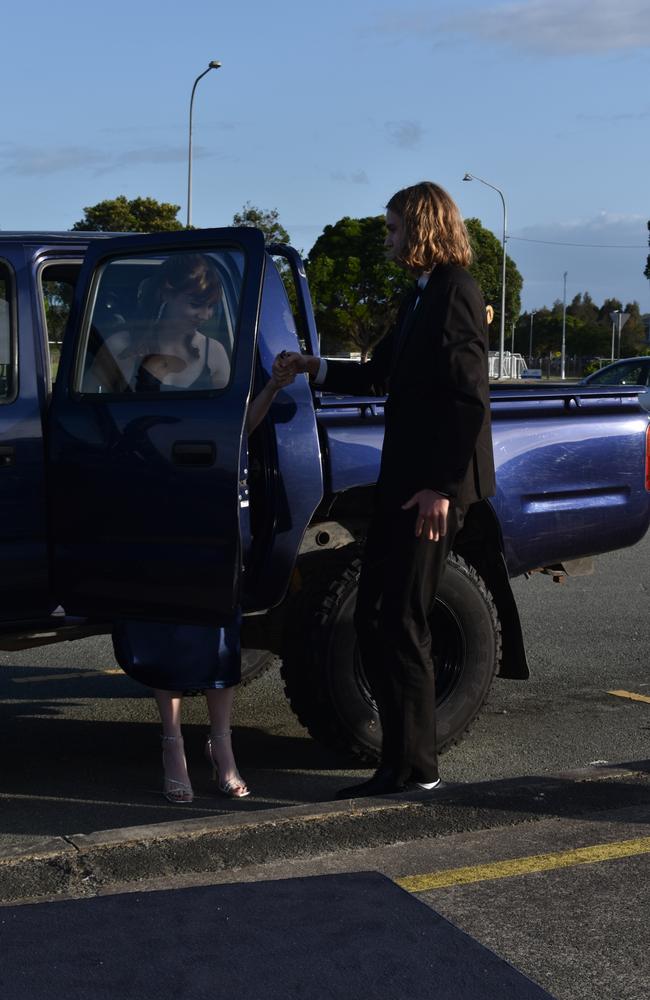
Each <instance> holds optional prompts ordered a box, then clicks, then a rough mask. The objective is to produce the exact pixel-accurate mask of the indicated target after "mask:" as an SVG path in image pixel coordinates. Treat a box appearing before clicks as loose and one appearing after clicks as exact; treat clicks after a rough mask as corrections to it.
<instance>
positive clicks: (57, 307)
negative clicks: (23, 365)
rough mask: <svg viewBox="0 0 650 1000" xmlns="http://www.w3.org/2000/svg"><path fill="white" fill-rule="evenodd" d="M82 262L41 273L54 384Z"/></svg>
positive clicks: (56, 265)
mask: <svg viewBox="0 0 650 1000" xmlns="http://www.w3.org/2000/svg"><path fill="white" fill-rule="evenodd" d="M80 268H81V262H69V261H65V262H63V261H56V262H52V263H47V264H45V265H44V266H43V267H42V268H41V271H40V275H39V281H40V292H41V305H42V308H43V316H44V319H45V329H46V330H47V343H48V349H49V359H50V377H51V379H52V381H53V382H54V381H55V380H56V374H57V371H58V367H59V357H60V354H61V344H62V343H63V335H64V333H65V330H66V326H67V324H68V317H69V315H70V307H71V305H72V297H73V295H74V288H75V283H76V280H77V277H78V275H79V270H80Z"/></svg>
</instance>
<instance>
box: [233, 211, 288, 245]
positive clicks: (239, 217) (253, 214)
mask: <svg viewBox="0 0 650 1000" xmlns="http://www.w3.org/2000/svg"><path fill="white" fill-rule="evenodd" d="M232 224H233V226H253V227H255V228H256V229H261V230H262V232H263V233H264V239H265V240H266V242H267V243H290V242H291V240H290V237H289V233H288V232H287V231H286V229H285V228H284V226H283V225H282V224H281V223H280V221H279V212H278V210H277V208H270V209H264V208H258V207H257V206H256V205H252V204H251V203H250V201H247V202H246V204H245V205H244V207H243V208H242V210H241V212H235V214H234V216H233V219H232Z"/></svg>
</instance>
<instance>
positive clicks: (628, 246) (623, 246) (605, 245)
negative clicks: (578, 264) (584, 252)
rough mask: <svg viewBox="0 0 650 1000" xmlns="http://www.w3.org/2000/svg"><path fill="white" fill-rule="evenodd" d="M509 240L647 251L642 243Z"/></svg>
mask: <svg viewBox="0 0 650 1000" xmlns="http://www.w3.org/2000/svg"><path fill="white" fill-rule="evenodd" d="M508 239H509V240H519V241H520V243H545V244H546V245H547V246H553V247H600V248H603V249H607V250H647V249H648V248H647V246H646V245H645V244H640V243H563V242H561V241H560V240H529V239H526V237H525V236H508Z"/></svg>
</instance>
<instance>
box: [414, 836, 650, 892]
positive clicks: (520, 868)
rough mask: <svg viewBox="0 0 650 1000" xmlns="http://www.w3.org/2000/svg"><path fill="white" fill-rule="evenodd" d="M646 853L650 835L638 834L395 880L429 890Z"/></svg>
mask: <svg viewBox="0 0 650 1000" xmlns="http://www.w3.org/2000/svg"><path fill="white" fill-rule="evenodd" d="M649 853H650V837H638V838H637V839H636V840H619V841H617V842H614V843H611V844H595V845H594V846H593V847H578V848H576V849H575V850H573V851H560V852H558V853H556V854H533V855H531V856H530V857H528V858H511V859H510V860H508V861H494V862H491V863H489V864H486V865H470V866H469V867H468V868H447V869H445V870H444V871H440V872H432V873H431V874H430V875H409V876H407V877H406V878H397V879H395V880H394V881H395V882H396V883H397V884H398V885H400V886H401V887H402V889H406V890H407V891H408V892H428V890H429V889H445V888H447V887H449V886H452V885H469V884H470V883H471V882H486V881H488V880H489V879H499V878H512V877H513V876H514V875H531V874H532V873H534V872H547V871H552V870H553V869H555V868H572V867H573V866H574V865H593V864H596V863H597V862H599V861H614V860H616V859H617V858H630V857H633V856H634V855H637V854H649Z"/></svg>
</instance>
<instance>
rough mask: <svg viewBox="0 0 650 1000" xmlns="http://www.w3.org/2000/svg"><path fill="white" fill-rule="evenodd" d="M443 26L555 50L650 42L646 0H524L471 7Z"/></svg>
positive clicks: (607, 49)
mask: <svg viewBox="0 0 650 1000" xmlns="http://www.w3.org/2000/svg"><path fill="white" fill-rule="evenodd" d="M443 27H446V28H448V29H451V30H452V31H453V30H459V31H462V32H466V33H468V34H471V35H475V36H478V37H479V38H481V39H484V40H487V41H491V42H497V43H504V44H508V45H513V46H517V47H521V46H525V47H527V48H532V49H535V50H537V51H540V52H544V53H545V54H551V55H574V54H580V53H582V54H585V53H597V52H598V53H599V52H614V51H628V50H630V49H645V48H649V47H650V17H648V3H647V0H617V2H616V3H612V0H528V2H521V0H520V2H517V3H505V4H504V3H501V4H496V5H495V6H493V7H488V8H482V9H472V10H470V11H467V12H465V13H463V14H459V15H455V16H454V17H451V18H449V19H448V20H446V21H445V22H444V24H443Z"/></svg>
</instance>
